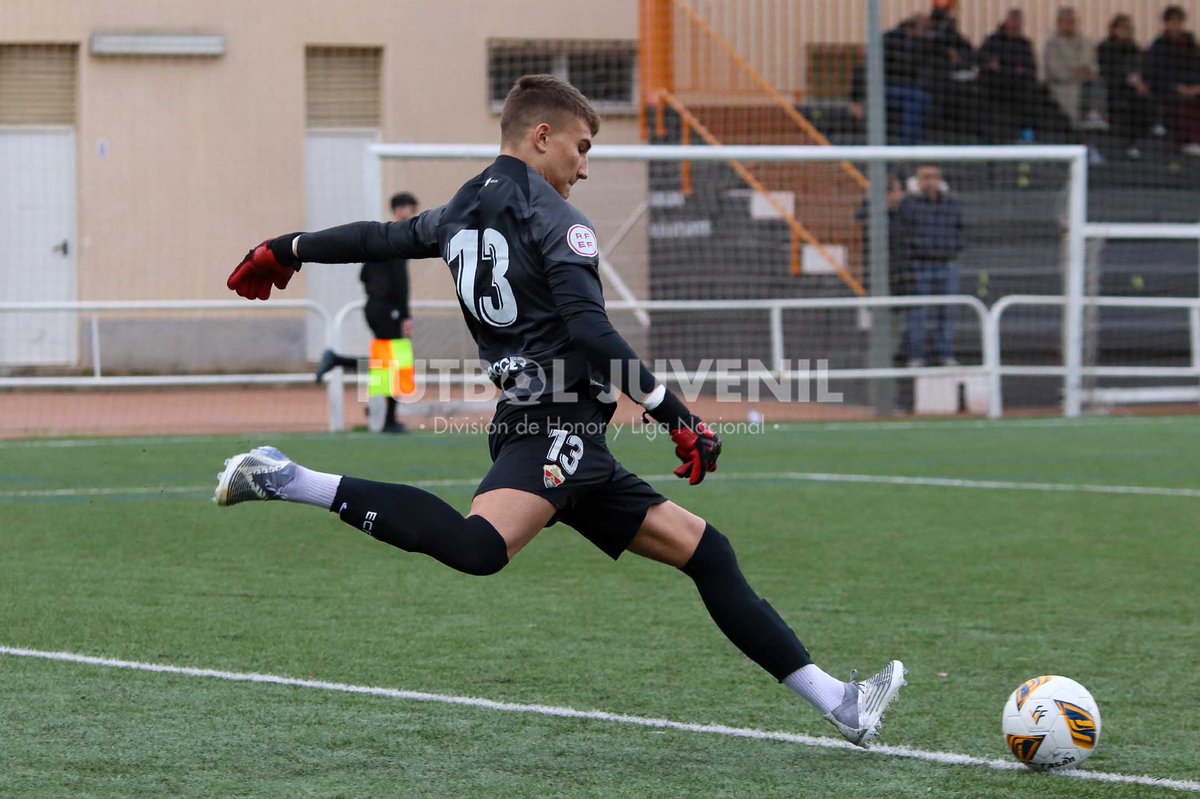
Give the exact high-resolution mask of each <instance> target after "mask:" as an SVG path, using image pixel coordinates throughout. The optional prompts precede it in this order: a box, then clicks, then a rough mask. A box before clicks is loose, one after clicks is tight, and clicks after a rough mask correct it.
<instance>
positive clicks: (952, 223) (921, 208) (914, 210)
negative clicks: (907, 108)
mask: <svg viewBox="0 0 1200 799" xmlns="http://www.w3.org/2000/svg"><path fill="white" fill-rule="evenodd" d="M900 232H901V235H902V237H903V244H904V248H905V250H906V251H907V254H908V266H909V269H908V271H909V274H910V275H911V280H912V286H913V292H912V293H914V294H919V295H925V296H930V295H933V294H957V293H958V264H957V263H956V261H955V258H957V256H958V254H959V253H960V252H962V250H963V248H964V247H965V246H966V234H965V233H964V230H963V212H962V206H960V205H959V204H958V201H957V200H955V199H954V198H953V197H951V196H950V194H949V190H948V189H947V187H946V184H945V183H944V182H943V181H942V171H941V170H940V169H938V167H937V166H935V165H934V164H922V165H921V166H919V167H917V193H915V194H910V195H908V196H907V197H905V198H904V200H903V201H902V202H901V203H900ZM928 311H929V309H928V308H925V307H924V306H916V307H914V308H913V309H912V310H911V311H909V313H908V325H907V327H908V331H907V332H908V365H909V366H914V367H916V366H924V365H925V332H926V331H925V322H926V318H927V316H928ZM933 316H934V318H935V320H936V322H937V327H936V331H935V344H936V348H937V356H938V358H939V359H940V361H941V363H942V365H944V366H953V365H954V364H955V360H954V328H953V321H952V309H951V308H949V307H948V306H945V305H938V306H934V308H933Z"/></svg>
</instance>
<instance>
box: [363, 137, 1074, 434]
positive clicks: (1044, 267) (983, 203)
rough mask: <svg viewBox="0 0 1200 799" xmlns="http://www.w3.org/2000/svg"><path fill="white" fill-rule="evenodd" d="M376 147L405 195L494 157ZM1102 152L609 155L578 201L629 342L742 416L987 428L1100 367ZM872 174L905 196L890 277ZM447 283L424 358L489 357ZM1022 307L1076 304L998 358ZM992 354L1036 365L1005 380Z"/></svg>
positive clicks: (1029, 324)
mask: <svg viewBox="0 0 1200 799" xmlns="http://www.w3.org/2000/svg"><path fill="white" fill-rule="evenodd" d="M685 124H687V120H686V118H685V117H684V116H683V115H682V114H680V115H673V116H671V117H669V118H668V120H664V125H675V126H679V125H685ZM371 149H372V152H373V153H374V155H375V156H377V157H378V158H380V159H382V161H383V162H384V163H386V164H387V169H384V170H381V169H380V168H379V167H377V168H376V170H375V171H376V172H378V173H380V174H384V173H392V174H394V173H401V174H402V176H403V177H402V180H403V182H404V185H421V183H422V182H429V183H450V184H457V183H460V182H463V181H465V180H466V179H467V178H469V177H470V176H471V175H473V174H476V173H477V172H478V171H480V170H482V168H483V167H484V166H486V164H487V162H488V161H490V159H491V158H493V157H495V154H496V148H495V147H494V146H490V145H478V146H455V145H376V146H374V147H372V148H371ZM1083 159H1084V152H1083V151H1082V150H1081V148H1078V147H1007V148H1005V147H959V148H945V147H939V148H898V147H890V148H854V147H752V146H751V147H708V146H698V145H690V146H685V145H673V146H671V145H667V146H664V145H653V146H638V145H632V146H621V145H613V146H597V147H595V148H594V149H593V150H592V154H591V162H592V163H591V166H590V173H589V178H588V179H587V180H586V181H582V182H580V183H578V184H576V185H575V187H574V188H573V190H572V195H571V202H572V203H574V204H575V205H577V206H578V207H579V208H580V209H581V210H582V211H583V212H584V213H585V214H586V215H587V216H588V217H589V219H590V220H591V221H592V222H593V224H594V226H595V228H596V232H597V235H598V238H599V245H600V254H601V259H600V260H601V275H602V279H603V280H604V283H605V291H606V297H607V299H608V302H609V307H610V311H611V315H612V317H613V319H614V322H615V323H616V325H617V327H618V329H619V330H620V331H621V332H622V334H623V335H625V336H626V338H627V339H628V340H629V341H630V342H631V344H633V346H634V348H635V349H636V350H637V351H638V352H639V353H640V354H641V355H642V356H643V358H644V359H645V360H646V361H647V362H648V363H652V364H654V366H655V369H656V371H657V372H658V373H659V374H660V375H661V376H663V377H664V379H668V380H670V381H673V382H674V384H675V385H676V387H677V388H680V389H682V390H684V391H685V392H687V391H691V392H692V393H693V394H695V395H698V396H703V397H705V398H708V399H712V400H716V399H722V400H724V401H726V402H730V403H731V404H729V405H724V406H722V412H723V413H724V412H727V414H728V417H729V418H732V417H735V416H748V417H751V418H754V416H755V414H763V415H767V416H771V415H774V416H775V417H776V418H783V417H791V418H854V417H862V416H869V415H873V414H876V413H878V412H879V411H880V408H881V404H884V403H890V407H889V406H887V405H884V410H885V411H889V412H890V410H895V409H898V410H905V409H908V410H921V411H925V412H930V413H937V412H941V413H954V412H958V411H960V410H970V411H975V412H979V413H983V412H986V411H987V410H988V406H989V403H990V402H992V400H991V395H992V393H993V392H998V391H1000V390H1002V391H1003V394H1004V403H1005V404H1006V405H1008V406H1010V407H1013V406H1022V405H1024V406H1039V407H1045V408H1052V409H1053V408H1056V407H1057V406H1059V404H1060V403H1061V402H1062V399H1063V397H1064V393H1065V390H1064V386H1065V385H1066V382H1065V381H1066V380H1067V378H1068V375H1069V374H1073V375H1074V378H1075V379H1076V380H1078V379H1079V374H1080V373H1079V364H1078V363H1071V358H1070V357H1069V356H1070V354H1071V353H1072V352H1074V353H1075V355H1076V356H1077V357H1078V356H1079V355H1080V353H1081V349H1080V348H1079V346H1078V345H1075V346H1074V347H1073V348H1072V345H1071V342H1070V341H1069V340H1068V339H1069V336H1068V333H1069V331H1071V330H1075V331H1076V333H1078V331H1079V330H1080V326H1079V320H1078V318H1076V320H1075V321H1072V320H1071V319H1070V317H1069V315H1070V314H1072V313H1074V314H1076V316H1078V314H1079V313H1080V309H1081V306H1080V305H1079V304H1078V303H1067V302H1065V301H1064V300H1065V298H1067V297H1068V296H1069V293H1070V287H1071V285H1072V281H1074V283H1073V284H1074V285H1075V286H1076V289H1078V288H1079V287H1080V286H1082V282H1081V278H1082V272H1081V270H1082V268H1083V254H1084V249H1083V229H1082V222H1083V210H1084V207H1083V194H1082V191H1083V189H1084V186H1083V180H1084V179H1085V177H1086V170H1085V167H1084V164H1083ZM871 164H878V165H881V166H882V171H883V174H884V175H885V179H886V180H887V184H888V185H887V186H886V188H885V191H884V192H883V198H882V202H883V204H884V205H885V206H886V213H885V214H884V215H883V219H884V224H883V226H882V227H883V230H882V231H877V232H876V235H879V234H880V233H882V235H883V236H884V237H886V239H887V242H888V243H887V244H885V245H884V246H885V253H884V254H885V256H886V257H885V258H883V259H881V260H882V269H881V267H880V264H878V263H876V264H875V265H874V271H873V269H872V263H871V261H872V259H871V257H870V256H871V253H870V250H871V246H870V243H871V241H872V235H871V224H870V217H871V214H870V213H869V211H870V196H871V195H870V192H869V190H868V189H869V184H868V186H867V187H864V186H863V183H864V182H865V175H866V174H867V173H868V171H869V165H871ZM378 190H379V185H378V184H375V185H372V186H370V188H369V190H368V191H369V193H370V194H371V196H372V197H374V196H375V194H376V193H377V192H378ZM434 272H435V274H433V275H428V276H424V277H422V278H421V280H427V281H429V282H428V284H427V285H428V288H427V289H425V293H426V296H427V297H429V299H428V300H426V301H425V302H424V303H420V304H419V306H420V307H419V310H418V311H417V312H416V318H415V327H416V333H415V334H414V335H415V341H414V343H415V346H416V350H417V352H418V353H419V354H420V356H421V357H424V358H426V359H430V360H440V359H446V360H453V359H456V358H457V359H460V360H464V359H465V360H469V359H470V358H471V357H472V355H473V345H472V344H471V342H470V340H469V337H468V336H467V335H466V331H465V330H464V329H463V326H462V323H461V319H460V317H459V312H458V310H457V308H458V306H457V300H456V298H455V297H454V294H453V286H452V284H451V281H449V280H447V279H446V277H445V275H444V274H442V273H441V270H440V269H435V270H434ZM878 276H882V277H881V280H882V283H880V281H878V280H876V281H874V282H875V285H873V277H878ZM438 292H440V294H439V293H438ZM1013 294H1034V295H1045V296H1050V297H1054V298H1057V299H1058V300H1059V303H1058V305H1057V306H1056V307H1050V308H1049V309H1047V308H1045V307H1041V306H1035V307H1034V308H1033V309H1032V310H1030V309H1027V308H1025V307H1024V306H1021V307H1019V308H1018V307H1014V308H1010V309H1009V311H1008V316H1007V317H1006V318H1005V319H1004V320H1003V322H1004V324H1003V326H1002V332H1003V334H1004V340H1003V342H1002V345H1001V346H1000V347H999V348H998V352H997V353H992V352H989V345H988V341H989V338H988V337H989V335H990V332H991V331H990V326H989V322H988V320H989V318H990V316H989V307H990V306H991V305H992V304H994V302H995V301H996V300H998V299H999V298H1001V297H1004V296H1007V295H1013ZM1064 320H1066V321H1064ZM994 355H999V357H1000V358H1001V359H1002V363H1003V364H1010V365H1012V366H1013V367H1014V368H1018V367H1021V366H1022V365H1023V366H1024V367H1026V368H1025V371H1024V372H1022V373H1014V374H1013V375H1012V377H1011V378H1006V379H1005V381H1004V382H1003V385H1000V381H999V380H998V379H997V375H998V372H997V370H996V369H994V368H993V366H995V365H999V364H993V363H991V361H989V359H990V358H992V357H993V356H994ZM1068 367H1071V371H1070V372H1068ZM1076 393H1077V392H1076ZM881 394H883V395H884V396H883V399H882V400H881V397H880V395H881ZM999 400H1000V398H999V397H996V405H997V407H999Z"/></svg>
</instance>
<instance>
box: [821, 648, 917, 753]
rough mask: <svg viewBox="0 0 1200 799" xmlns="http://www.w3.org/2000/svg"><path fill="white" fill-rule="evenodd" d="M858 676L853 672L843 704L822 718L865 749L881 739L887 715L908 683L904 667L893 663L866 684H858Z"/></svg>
mask: <svg viewBox="0 0 1200 799" xmlns="http://www.w3.org/2000/svg"><path fill="white" fill-rule="evenodd" d="M856 674H857V672H851V674H850V682H848V683H846V693H845V696H844V698H843V699H842V703H841V704H840V705H838V706H837V707H835V708H834V709H833V710H831V711H829V712H828V713H826V714H825V715H824V716H822V718H824V719H825V720H826V721H828V722H829V723H830V724H832V725H833V726H834V727H837V731H838V732H840V733H841V734H842V737H844V738H845V739H846V740H847V741H849V742H850V743H852V744H855V745H856V746H861V747H863V748H864V749H865V748H866V747H867V745H868V744H869V743H870V742H871V740H872V739H873V738H875V737H876V736H878V735H879V726H880V721H881V720H882V718H883V711H885V710H887V708H888V705H890V704H891V702H892V700H893V699H895V698H896V693H897V692H898V691H899V690H900V686H902V685H907V684H908V683H907V681H906V680H905V679H904V664H903V663H901V662H900V661H898V660H893V661H892V662H891V663H888V664H887V665H886V666H884V667H883V670H882V671H880V672H879V673H878V674H876V675H875V676H874V677H871V678H870V679H868V680H863V681H862V682H855V681H854V677H855V675H856Z"/></svg>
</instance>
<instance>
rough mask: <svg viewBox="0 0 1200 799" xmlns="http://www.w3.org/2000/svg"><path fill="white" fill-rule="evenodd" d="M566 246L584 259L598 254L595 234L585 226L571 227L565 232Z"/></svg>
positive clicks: (598, 249)
mask: <svg viewBox="0 0 1200 799" xmlns="http://www.w3.org/2000/svg"><path fill="white" fill-rule="evenodd" d="M567 244H568V245H570V247H571V249H572V250H574V251H575V252H576V253H578V254H579V255H582V256H583V257H585V258H594V257H595V256H596V254H597V253H599V252H600V248H599V247H597V246H596V234H595V233H593V232H592V229H591V228H590V227H587V226H586V225H571V229H570V230H568V231H567Z"/></svg>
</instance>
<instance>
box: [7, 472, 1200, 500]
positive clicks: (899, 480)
mask: <svg viewBox="0 0 1200 799" xmlns="http://www.w3.org/2000/svg"><path fill="white" fill-rule="evenodd" d="M643 478H644V479H646V480H648V481H650V482H653V483H659V482H662V483H667V484H669V485H683V484H682V483H679V481H678V478H676V477H675V476H674V475H673V474H650V475H643ZM480 479H482V478H474V477H470V478H448V479H444V480H411V481H407V482H406V483H405V484H406V485H411V486H415V487H417V488H471V487H474V486H476V485H478V484H479V480H480ZM708 479H709V480H714V481H717V482H722V481H729V480H739V481H740V480H747V481H765V480H791V481H795V482H802V483H867V484H875V485H897V486H923V487H929V488H964V489H969V490H975V491H1041V492H1046V491H1050V492H1062V493H1074V492H1078V493H1084V494H1117V495H1122V494H1126V495H1127V494H1133V495H1142V496H1152V497H1191V498H1196V497H1200V489H1197V488H1171V487H1167V486H1126V485H1102V484H1088V483H1025V482H1017V481H1010V480H960V479H957V478H951V477H907V476H904V475H895V474H835V473H825V472H721V473H720V475H719V476H717V477H710V478H708ZM212 490H213V487H212V486H169V487H162V488H155V487H153V486H141V487H135V488H47V489H16V490H12V491H0V500H4V499H23V498H33V497H50V498H53V497H91V496H139V495H151V494H203V493H211V492H212Z"/></svg>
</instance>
